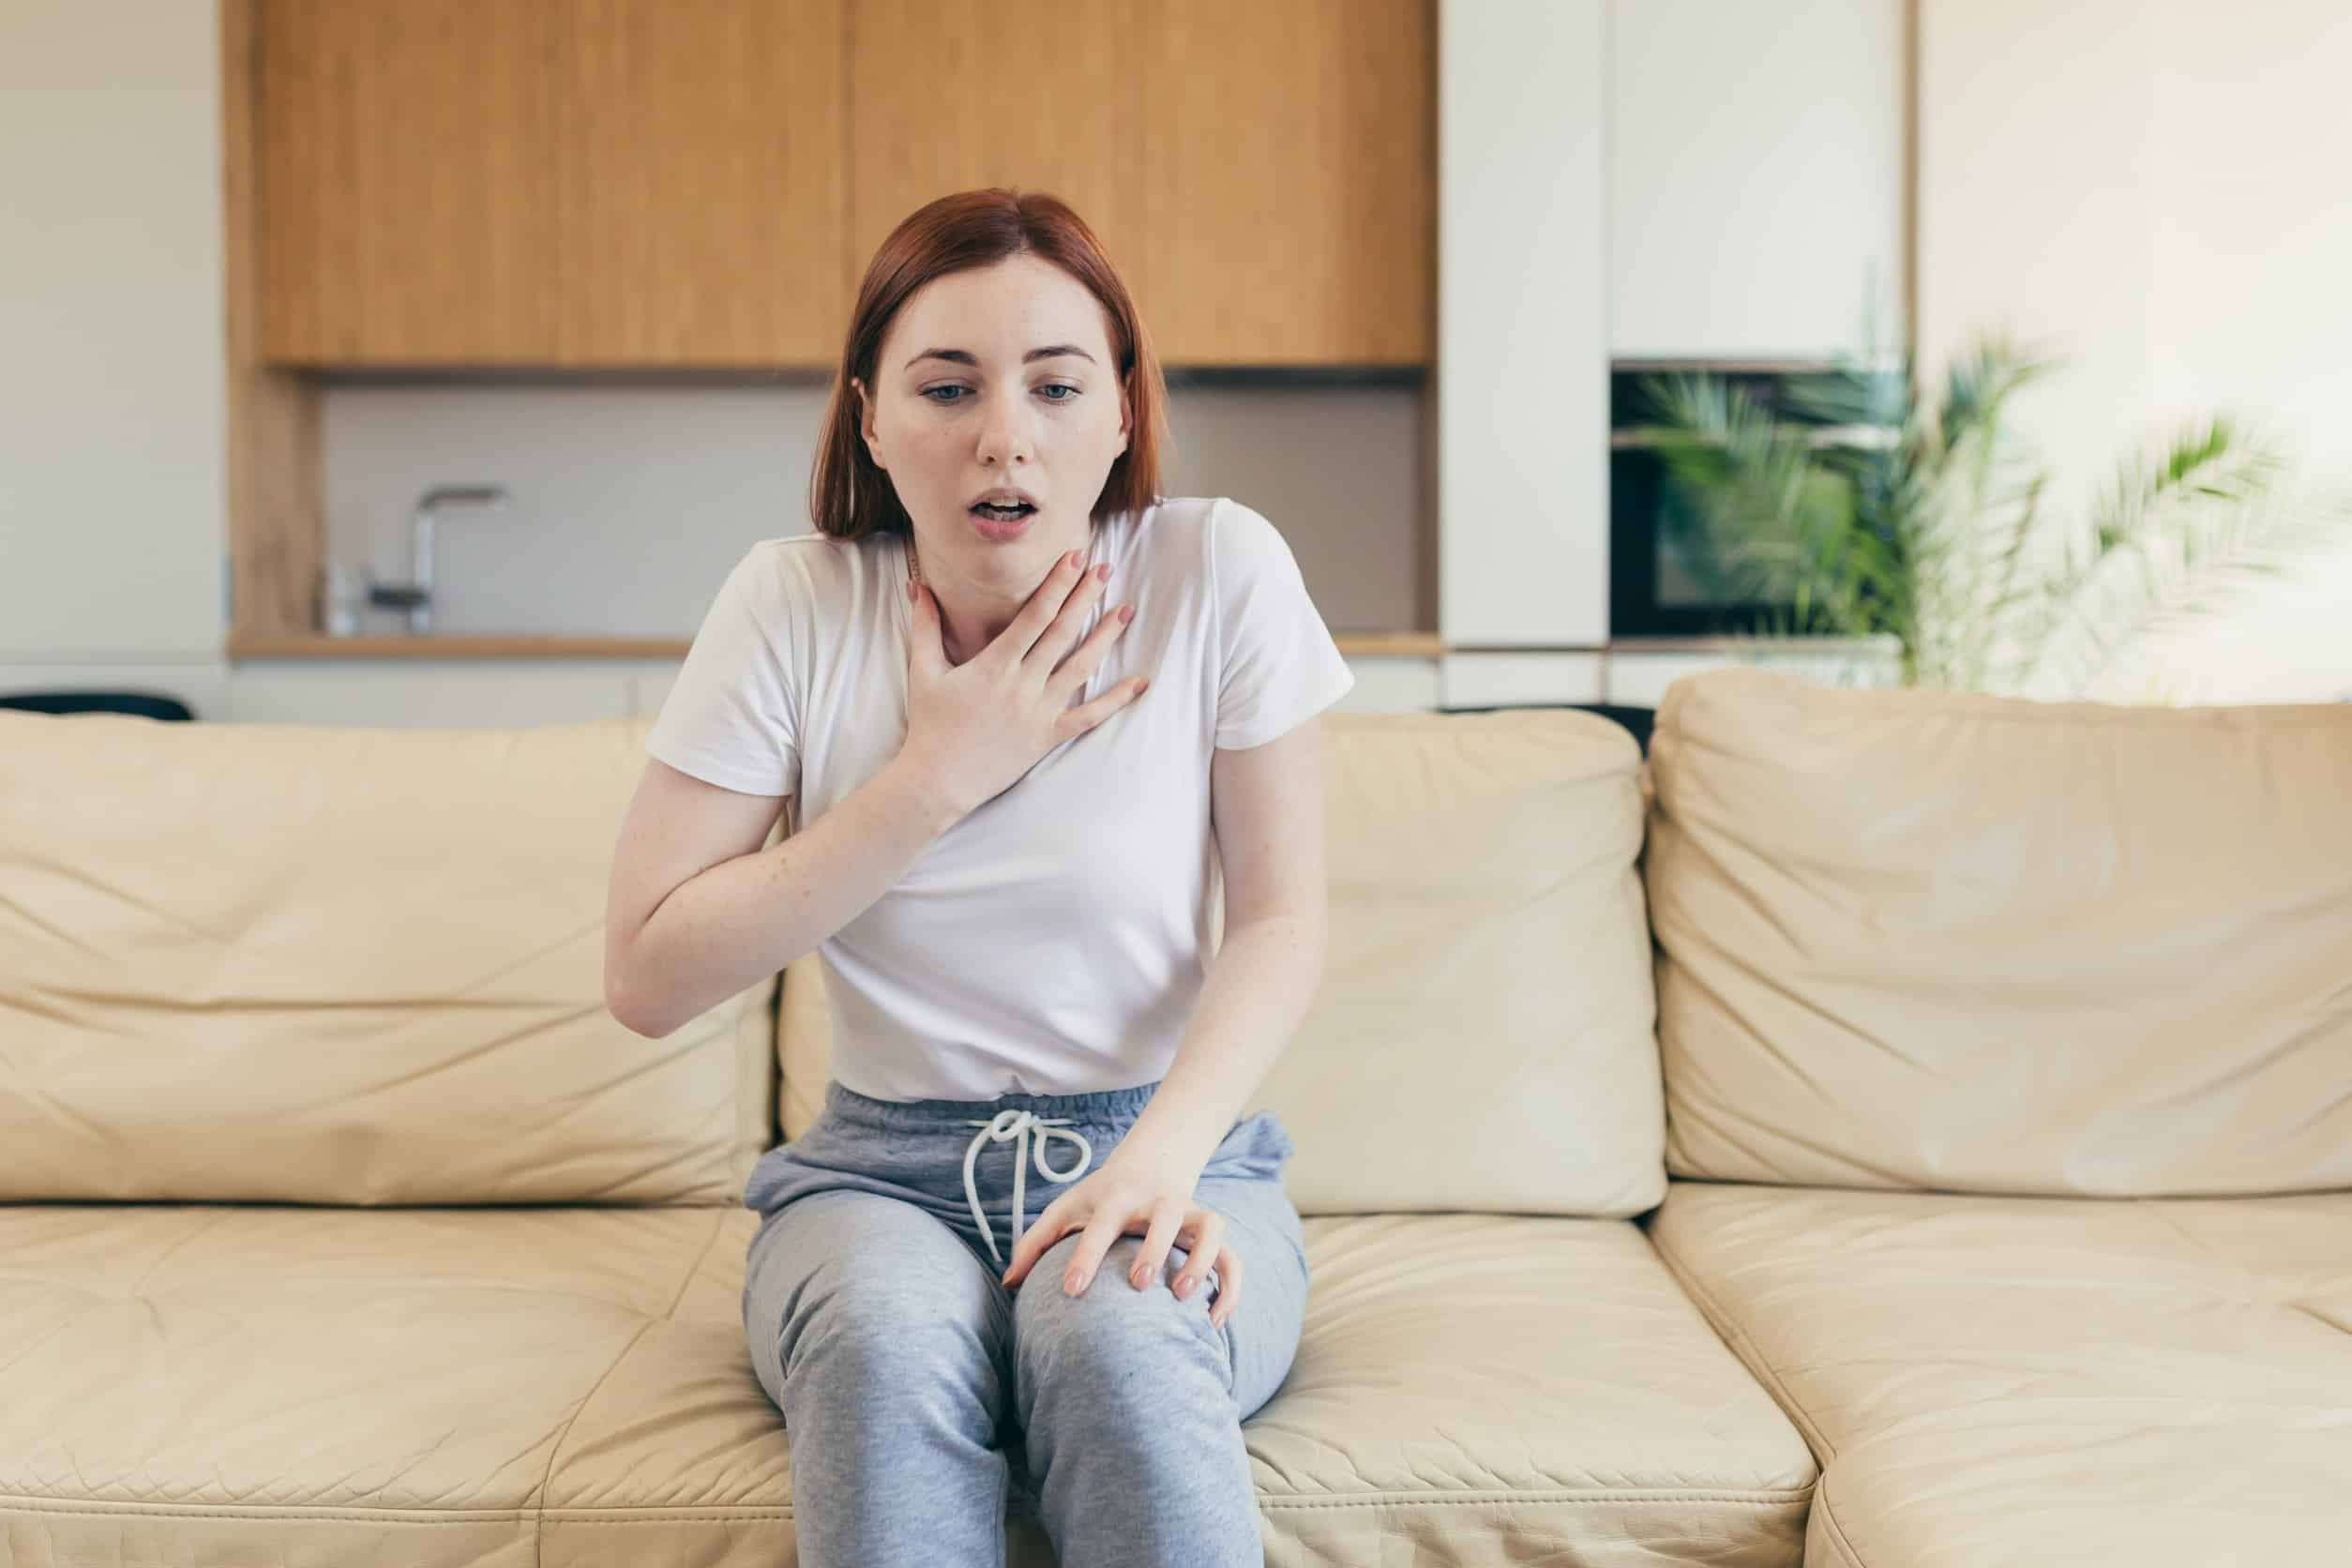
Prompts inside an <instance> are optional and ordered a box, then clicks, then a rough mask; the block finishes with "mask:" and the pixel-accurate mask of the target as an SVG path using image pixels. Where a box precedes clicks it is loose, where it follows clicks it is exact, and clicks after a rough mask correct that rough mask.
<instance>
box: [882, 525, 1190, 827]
mask: <svg viewBox="0 0 2352 1568" xmlns="http://www.w3.org/2000/svg"><path fill="white" fill-rule="evenodd" d="M1080 559H1081V558H1080V555H1079V552H1078V551H1076V550H1073V551H1071V552H1070V553H1069V554H1067V555H1064V556H1063V558H1062V559H1061V560H1060V561H1058V562H1056V563H1055V564H1054V568H1053V570H1052V571H1051V572H1049V573H1048V574H1047V576H1046V580H1045V581H1043V582H1041V583H1039V584H1038V585H1037V591H1036V592H1035V593H1033V594H1032V595H1030V596H1029V602H1028V603H1027V604H1025V605H1023V606H1021V609H1020V613H1019V614H1018V615H1016V616H1014V617H1013V622H1012V625H1010V626H1006V627H1005V628H1004V629H1003V631H1002V632H1000V633H998V634H997V637H996V640H995V641H992V642H990V643H989V644H988V646H987V647H985V648H983V649H981V650H980V652H978V653H977V654H974V655H973V656H972V657H971V658H969V659H966V660H965V661H964V662H963V663H961V664H958V665H953V666H951V665H949V664H948V662H947V653H946V649H945V647H944V645H943V644H942V641H941V632H940V614H939V601H938V600H936V599H934V598H933V597H932V596H931V588H930V584H928V583H921V584H918V585H917V587H916V598H915V604H914V626H913V631H912V636H911V637H910V638H909V640H908V643H907V737H906V740H905V742H904V744H903V745H902V746H900V748H899V755H900V757H901V758H903V759H904V760H905V761H907V762H908V763H909V764H910V765H911V766H912V767H914V768H916V769H917V770H918V771H919V772H920V773H921V774H922V775H923V776H926V777H927V778H929V779H930V780H931V781H932V782H933V784H934V785H935V786H936V787H937V788H938V789H940V790H941V791H942V792H944V793H945V794H946V796H947V797H948V798H949V799H950V800H951V801H953V802H955V803H956V804H957V806H959V807H961V808H962V809H964V810H966V811H970V810H972V809H974V808H976V807H981V806H984V805H986V804H987V803H988V802H989V801H991V800H993V799H995V798H996V797H997V796H998V795H999V794H1002V793H1003V792H1004V791H1006V790H1007V789H1010V788H1011V787H1012V786H1013V785H1014V783H1016V782H1017V781H1018V779H1019V778H1020V777H1021V776H1022V775H1024V774H1026V773H1027V772H1028V771H1029V770H1030V769H1031V768H1033V767H1034V766H1036V764H1037V760H1038V759H1039V758H1041V757H1043V756H1044V755H1045V754H1046V753H1047V752H1048V751H1050V750H1052V749H1053V748H1054V747H1055V746H1060V745H1061V744H1062V743H1063V741H1066V740H1068V739H1070V738H1071V737H1072V736H1074V735H1082V734H1084V733H1085V732H1086V731H1089V730H1092V729H1093V728H1094V726H1096V725H1097V724H1100V723H1101V722H1102V721H1103V720H1104V719H1106V718H1108V717H1109V716H1111V715H1112V714H1113V713H1115V712H1117V711H1118V710H1119V709H1121V708H1123V707H1124V706H1126V705H1127V704H1128V703H1129V702H1132V701H1135V700H1136V699H1137V698H1138V697H1140V696H1141V695H1142V694H1143V689H1144V687H1146V686H1150V685H1151V680H1150V678H1149V677H1148V676H1137V677H1136V678H1134V679H1133V680H1126V681H1122V682H1120V683H1119V684H1118V685H1117V686H1113V687H1112V688H1111V689H1110V690H1108V691H1107V692H1104V693H1103V694H1102V695H1101V696H1100V697H1097V698H1095V699H1094V700H1093V701H1091V702H1085V703H1081V704H1079V705H1078V706H1077V707H1072V706H1071V705H1070V695H1071V693H1073V692H1075V691H1077V690H1078V689H1079V688H1081V687H1082V686H1085V684H1086V680H1087V677H1088V676H1090V675H1091V674H1093V671H1094V667H1095V666H1096V665H1098V664H1100V663H1101V662H1102V661H1103V656H1104V655H1106V654H1108V652H1109V651H1110V644H1111V642H1112V641H1113V640H1115V639H1116V638H1118V637H1119V636H1120V634H1122V633H1123V632H1124V631H1125V630H1126V629H1127V624H1128V622H1129V621H1130V620H1131V619H1132V618H1133V616H1134V609H1133V607H1132V606H1128V605H1121V606H1119V607H1117V608H1115V609H1113V610H1112V611H1110V612H1109V613H1108V614H1107V615H1105V616H1104V617H1103V618H1102V620H1101V622H1100V623H1099V624H1097V625H1096V626H1095V627H1094V631H1093V635H1092V636H1090V637H1089V638H1087V640H1086V641H1085V644H1084V645H1083V646H1081V647H1080V648H1079V649H1078V651H1077V652H1076V653H1074V654H1073V653H1070V644H1071V642H1072V641H1075V640H1076V639H1077V637H1078V626H1079V625H1080V623H1081V622H1083V621H1084V620H1085V618H1086V611H1087V607H1088V606H1089V605H1091V604H1093V601H1094V599H1095V597H1096V596H1099V595H1100V594H1101V592H1102V585H1103V580H1104V577H1105V575H1107V574H1108V569H1109V568H1108V567H1107V566H1104V567H1097V568H1096V569H1095V570H1093V571H1082V570H1081V568H1080V564H1079V563H1080ZM1065 654H1066V655H1068V657H1067V658H1064V657H1063V656H1064V655H1065Z"/></svg>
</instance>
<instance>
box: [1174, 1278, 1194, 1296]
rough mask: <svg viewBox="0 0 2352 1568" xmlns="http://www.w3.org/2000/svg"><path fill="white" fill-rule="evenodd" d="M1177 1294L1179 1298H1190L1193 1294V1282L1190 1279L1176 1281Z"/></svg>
mask: <svg viewBox="0 0 2352 1568" xmlns="http://www.w3.org/2000/svg"><path fill="white" fill-rule="evenodd" d="M1176 1293H1177V1294H1178V1295H1179V1296H1189V1295H1191V1294H1192V1281H1191V1280H1189V1279H1179V1280H1177V1281H1176Z"/></svg>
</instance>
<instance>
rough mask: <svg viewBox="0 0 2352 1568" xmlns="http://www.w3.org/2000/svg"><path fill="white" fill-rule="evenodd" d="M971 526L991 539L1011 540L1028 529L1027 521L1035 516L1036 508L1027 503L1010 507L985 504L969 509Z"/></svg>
mask: <svg viewBox="0 0 2352 1568" xmlns="http://www.w3.org/2000/svg"><path fill="white" fill-rule="evenodd" d="M970 512H971V516H972V524H973V526H974V527H976V528H978V529H979V530H980V532H981V533H983V534H986V535H988V536H989V537H990V538H992V539H1009V538H1013V537H1015V536H1016V535H1018V534H1020V533H1021V532H1022V531H1023V530H1025V529H1026V528H1028V526H1029V520H1030V519H1031V518H1033V517H1035V516H1036V515H1037V508H1036V507H1034V506H1032V505H1029V504H1028V503H1027V502H1021V503H1018V504H1017V505H1011V506H997V505H988V504H987V503H982V504H980V505H974V506H972V507H971V508H970Z"/></svg>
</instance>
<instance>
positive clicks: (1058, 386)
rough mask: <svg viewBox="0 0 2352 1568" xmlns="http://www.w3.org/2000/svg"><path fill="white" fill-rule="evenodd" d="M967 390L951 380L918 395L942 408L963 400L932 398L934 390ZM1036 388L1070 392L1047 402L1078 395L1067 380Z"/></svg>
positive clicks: (1066, 400) (1072, 398) (1065, 399)
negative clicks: (1065, 395) (1067, 395)
mask: <svg viewBox="0 0 2352 1568" xmlns="http://www.w3.org/2000/svg"><path fill="white" fill-rule="evenodd" d="M967 390H969V388H967V387H963V386H958V385H957V384H954V383H952V382H951V383H950V384H947V385H945V386H927V387H925V388H924V389H923V390H922V392H921V393H920V394H919V396H921V397H922V398H923V399H924V400H927V401H929V402H934V403H938V404H939V405H940V406H941V407H942V408H944V407H945V406H947V405H948V404H950V403H960V402H962V401H963V399H961V398H934V397H932V396H931V394H932V393H934V392H963V391H967ZM1037 390H1038V391H1040V392H1067V393H1068V394H1070V396H1069V397H1067V398H1048V399H1047V400H1046V401H1048V402H1049V403H1066V402H1070V401H1072V400H1075V399H1076V398H1077V397H1078V388H1077V387H1075V386H1072V385H1071V384H1069V383H1067V382H1062V381H1052V382H1048V383H1047V384H1045V385H1043V386H1041V387H1039V388H1037Z"/></svg>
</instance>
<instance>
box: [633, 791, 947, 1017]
mask: <svg viewBox="0 0 2352 1568" xmlns="http://www.w3.org/2000/svg"><path fill="white" fill-rule="evenodd" d="M713 795H717V796H722V797H731V799H732V800H733V801H736V802H741V801H744V800H751V799H758V800H765V801H767V802H769V803H770V804H769V805H768V806H767V807H765V808H764V814H763V815H762V816H761V818H760V822H759V832H758V833H757V835H756V836H755V837H756V838H757V839H760V840H764V839H765V838H766V837H767V832H768V828H769V826H770V825H772V824H773V823H774V822H775V820H776V802H777V801H778V800H779V799H780V797H776V796H744V795H740V794H737V793H736V792H733V791H729V790H721V789H720V788H719V787H718V786H717V785H715V784H706V783H704V782H702V781H701V779H698V778H695V777H693V776H690V775H687V774H684V773H680V772H679V771H678V770H676V769H675V768H672V767H671V766H670V765H669V764H667V763H665V762H661V761H649V762H648V764H647V767H646V771H645V776H644V778H643V779H642V780H641V781H640V783H639V785H638V789H637V794H636V796H635V798H633V799H632V800H631V801H630V802H629V808H628V815H627V817H626V819H625V820H624V822H623V823H622V828H621V848H620V851H619V852H618V854H617V855H616V857H615V859H614V862H613V871H612V890H611V898H610V902H609V905H608V909H607V912H606V928H605V985H604V994H605V1006H606V1007H607V1008H608V1009H609V1010H610V1011H611V1014H612V1016H613V1017H614V1018H618V1019H620V1020H621V1022H622V1023H623V1024H625V1025H626V1026H627V1027H628V1028H629V1029H631V1030H633V1031H635V1032H636V1033H640V1034H642V1035H645V1036H647V1037H648V1038H651V1039H656V1040H658V1039H660V1038H661V1037H662V1036H664V1035H666V1034H668V1033H671V1031H673V1030H675V1029H677V1028H678V1027H679V1026H680V1025H681V1024H684V1023H685V1022H686V1021H687V1020H688V1019H690V1018H696V1017H698V1016H700V1015H701V1013H703V1012H705V1011H707V1010H708V1009H710V1008H712V1007H715V1006H716V1005H717V1004H718V1003H722V1002H724V1001H726V1000H727V999H728V998H729V997H731V996H733V995H735V994H736V993H737V992H739V991H743V990H745V989H746V988H749V987H751V986H753V985H755V984H757V983H758V982H759V981H760V980H761V979H763V978H765V977H766V976H768V975H771V974H774V973H776V972H777V971H778V970H781V969H783V968H784V967H785V965H787V964H789V963H791V962H792V960H793V959H795V958H797V957H800V956H801V955H803V954H805V953H807V952H810V951H812V950H813V949H814V948H816V946H817V945H818V944H819V943H821V942H823V941H825V940H826V939H827V938H828V937H831V936H832V935H833V934H834V933H835V932H836V931H838V930H839V929H840V928H841V927H844V926H846V925H848V924H849V923H850V922H851V921H852V920H854V919H856V918H857V917H858V916H859V915H861V914H863V913H865V912H866V911H867V909H869V908H871V907H872V905H873V903H874V900H876V899H877V898H880V897H882V895H883V894H884V893H886V892H888V891H889V890H890V889H891V888H892V887H894V886H896V885H897V882H898V880H899V879H900V878H901V877H903V876H904V875H906V873H907V870H908V868H909V867H912V865H913V864H914V863H915V861H916V860H917V859H918V858H920V857H921V855H922V853H923V852H924V851H925V850H926V849H927V848H929V847H930V845H931V843H932V841H933V840H935V839H937V838H938V837H939V836H940V835H941V834H942V833H945V832H946V831H947V830H948V828H950V827H952V826H953V825H955V823H956V822H957V821H958V820H959V819H960V818H961V817H962V816H963V807H959V806H957V805H956V804H955V803H954V802H953V801H952V800H951V799H950V798H949V796H948V795H947V793H946V792H944V791H942V790H941V789H940V788H938V787H937V784H936V782H935V780H934V779H933V777H932V776H929V775H927V774H926V773H924V772H923V771H921V770H919V769H917V768H915V767H914V766H912V764H910V763H908V762H906V761H905V760H904V754H903V753H901V754H900V756H899V757H897V758H894V759H892V761H890V762H888V763H887V764H885V765H884V766H883V768H882V771H881V772H879V773H877V774H875V775H874V776H872V777H871V778H868V779H867V781H866V782H865V783H863V784H861V785H859V786H858V787H857V788H856V789H854V790H852V791H851V792H850V793H849V794H848V795H847V796H845V797H843V799H842V800H841V801H840V803H839V804H838V805H837V806H835V807H833V808H832V809H831V810H829V811H827V812H825V813H824V814H823V815H822V816H820V817H819V818H818V819H817V820H816V821H815V822H811V823H809V824H808V825H807V826H806V827H804V828H803V829H801V831H799V832H798V833H794V834H792V835H791V836H790V837H786V838H785V839H784V840H783V841H782V842H781V843H779V844H777V845H776V847H775V848H773V849H770V850H764V851H761V850H755V851H753V852H749V853H734V854H731V855H730V856H729V857H728V858H724V859H718V860H717V862H716V864H711V861H712V860H713V858H714V856H713V854H712V852H710V851H709V850H708V849H706V848H698V847H697V846H696V844H695V841H694V834H695V831H696V828H697V825H698V824H699V823H701V822H710V821H713V820H714V819H715V813H716V808H715V807H713V806H712V804H711V797H712V796H713ZM704 867H707V868H704Z"/></svg>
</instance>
